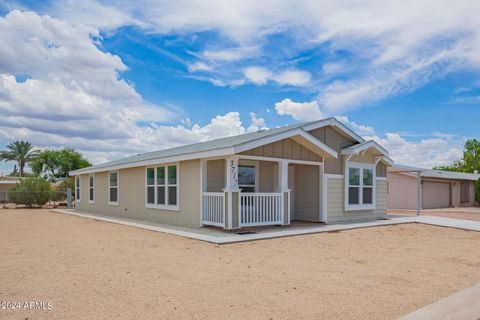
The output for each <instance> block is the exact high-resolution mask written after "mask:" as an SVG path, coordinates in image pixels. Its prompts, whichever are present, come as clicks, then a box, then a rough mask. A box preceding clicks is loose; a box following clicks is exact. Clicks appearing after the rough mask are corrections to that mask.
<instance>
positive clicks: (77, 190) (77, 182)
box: [75, 176, 80, 202]
mask: <svg viewBox="0 0 480 320" xmlns="http://www.w3.org/2000/svg"><path fill="white" fill-rule="evenodd" d="M75 202H80V176H76V177H75Z"/></svg>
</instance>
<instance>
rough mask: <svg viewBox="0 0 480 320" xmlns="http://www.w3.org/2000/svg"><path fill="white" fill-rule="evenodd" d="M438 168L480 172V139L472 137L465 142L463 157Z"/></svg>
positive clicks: (478, 186)
mask: <svg viewBox="0 0 480 320" xmlns="http://www.w3.org/2000/svg"><path fill="white" fill-rule="evenodd" d="M434 169H437V170H445V171H457V172H468V173H473V172H475V171H477V172H480V141H479V140H477V139H470V140H467V142H465V150H464V151H463V158H462V159H461V160H458V161H455V162H454V163H453V164H451V165H448V166H443V167H436V168H434ZM476 190H477V194H476V197H475V198H476V200H477V202H480V179H479V180H478V181H477V183H476Z"/></svg>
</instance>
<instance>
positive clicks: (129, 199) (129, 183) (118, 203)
mask: <svg viewBox="0 0 480 320" xmlns="http://www.w3.org/2000/svg"><path fill="white" fill-rule="evenodd" d="M390 165H392V161H391V160H390V159H389V158H388V153H387V151H386V150H385V149H383V148H382V147H381V146H380V145H378V144H377V143H376V142H374V141H364V139H362V138H361V137H360V136H359V135H358V134H356V133H355V132H353V131H352V130H350V129H349V128H347V127H346V126H345V125H344V124H342V123H341V122H339V121H337V120H336V119H334V118H328V119H323V120H318V121H312V122H308V123H301V124H296V125H291V126H285V127H280V128H275V129H270V130H260V131H257V132H253V133H246V134H242V135H239V136H234V137H228V138H222V139H217V140H212V141H207V142H202V143H197V144H192V145H187V146H182V147H177V148H172V149H166V150H161V151H155V152H150V153H145V154H140V155H136V156H132V157H129V158H125V159H121V160H117V161H112V162H108V163H104V164H100V165H96V166H91V167H88V168H84V169H80V170H76V171H73V172H71V175H74V176H75V183H76V189H75V194H76V208H75V209H76V210H80V211H87V212H93V213H98V214H103V215H111V216H118V217H128V218H132V219H139V220H145V221H152V222H157V223H166V224H172V225H177V226H185V227H200V226H204V225H214V226H219V227H223V228H226V229H237V228H241V227H248V226H264V225H288V224H290V222H291V221H293V220H302V221H312V222H323V223H327V222H328V223H336V222H344V221H360V220H368V219H379V218H384V217H385V215H386V206H387V170H386V169H387V166H390Z"/></svg>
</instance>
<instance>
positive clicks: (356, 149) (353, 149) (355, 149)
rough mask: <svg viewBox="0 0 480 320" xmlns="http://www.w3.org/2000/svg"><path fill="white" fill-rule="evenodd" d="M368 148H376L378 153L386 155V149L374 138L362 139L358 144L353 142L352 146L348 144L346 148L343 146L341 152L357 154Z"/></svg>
mask: <svg viewBox="0 0 480 320" xmlns="http://www.w3.org/2000/svg"><path fill="white" fill-rule="evenodd" d="M368 149H374V150H376V151H377V152H378V153H379V155H384V156H388V151H387V150H386V149H385V148H383V147H382V146H381V145H379V144H378V143H377V142H376V141H374V140H368V141H364V142H361V143H359V144H354V145H353V146H350V147H348V148H343V149H342V154H358V153H360V152H362V151H365V150H368Z"/></svg>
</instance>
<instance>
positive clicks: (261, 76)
mask: <svg viewBox="0 0 480 320" xmlns="http://www.w3.org/2000/svg"><path fill="white" fill-rule="evenodd" d="M243 74H244V75H245V77H246V78H247V79H248V80H249V81H251V82H253V83H254V84H256V85H264V84H266V83H267V81H268V80H269V79H270V78H271V77H272V73H271V72H270V71H269V70H267V69H265V68H261V67H249V68H246V69H245V70H244V71H243Z"/></svg>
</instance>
